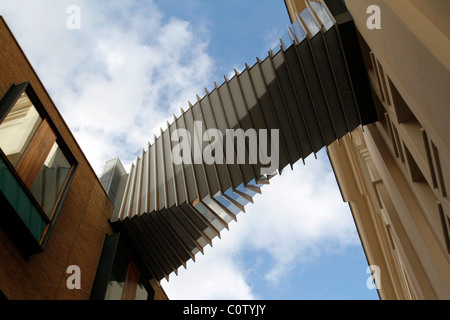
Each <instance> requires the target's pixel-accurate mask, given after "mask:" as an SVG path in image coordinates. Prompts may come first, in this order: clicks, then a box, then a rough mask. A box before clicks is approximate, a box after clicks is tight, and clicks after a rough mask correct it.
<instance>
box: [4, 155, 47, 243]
mask: <svg viewBox="0 0 450 320" xmlns="http://www.w3.org/2000/svg"><path fill="white" fill-rule="evenodd" d="M0 192H1V193H2V194H3V195H4V196H5V197H6V199H7V200H8V202H9V203H10V205H11V207H12V208H13V209H14V210H15V211H16V213H17V214H18V215H19V217H20V218H21V219H22V221H23V222H24V224H25V225H26V226H27V227H28V229H29V230H30V232H31V233H32V234H33V236H34V238H35V239H36V241H37V242H39V241H40V240H41V238H42V235H43V234H44V231H45V228H46V226H47V223H46V222H45V221H44V219H43V217H42V216H41V214H40V213H39V211H38V209H37V208H36V207H35V206H34V204H33V202H32V201H31V199H30V198H29V197H28V195H27V194H26V192H25V191H24V189H23V188H22V186H21V185H20V184H19V182H18V181H17V179H16V177H15V176H14V175H13V174H12V173H11V171H10V170H9V169H8V167H7V166H6V164H5V162H4V161H3V159H2V158H0Z"/></svg>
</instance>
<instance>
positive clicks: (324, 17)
mask: <svg viewBox="0 0 450 320" xmlns="http://www.w3.org/2000/svg"><path fill="white" fill-rule="evenodd" d="M309 4H310V5H311V8H312V9H313V10H314V12H315V13H316V15H317V17H318V18H319V20H320V21H321V22H322V23H323V26H324V27H325V30H329V29H331V27H333V25H334V22H333V20H331V18H330V16H329V15H328V12H327V11H326V10H325V8H324V7H323V5H322V4H321V3H319V2H314V1H311V2H310V3H309Z"/></svg>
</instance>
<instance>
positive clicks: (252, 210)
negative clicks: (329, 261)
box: [163, 151, 359, 299]
mask: <svg viewBox="0 0 450 320" xmlns="http://www.w3.org/2000/svg"><path fill="white" fill-rule="evenodd" d="M306 162H307V164H306V166H304V165H303V164H302V163H301V161H300V162H298V163H297V164H295V166H294V171H292V172H289V171H290V169H286V170H285V172H284V173H283V174H282V175H281V176H276V177H274V178H273V179H272V180H271V183H270V185H267V186H264V187H263V188H262V195H256V196H255V197H254V204H248V205H247V206H246V213H240V214H239V215H238V221H237V223H235V222H232V223H231V224H230V230H229V231H223V232H222V239H220V240H218V239H216V240H215V242H214V243H213V244H214V247H213V248H209V247H208V248H207V249H208V250H209V252H205V257H203V256H201V254H198V255H200V256H199V257H198V261H197V262H196V263H195V265H194V264H191V265H188V267H187V268H188V270H191V268H192V270H191V271H193V272H192V273H191V272H190V271H189V273H188V272H184V271H185V270H182V272H180V274H179V276H178V277H172V278H171V279H170V281H169V282H168V283H166V282H165V281H163V287H164V288H165V290H166V292H167V293H168V295H169V296H173V297H176V298H180V299H189V298H191V297H192V296H194V297H195V296H197V295H201V296H202V297H216V296H217V295H219V296H220V297H223V296H224V295H225V296H226V298H227V299H240V298H241V296H242V293H245V294H246V293H247V292H250V293H251V294H250V295H248V299H252V298H255V299H257V298H258V296H257V295H256V294H255V293H254V292H252V291H248V290H251V283H252V277H254V276H255V274H254V273H253V270H251V269H252V268H249V267H248V264H250V265H253V266H254V268H255V270H256V272H261V270H262V272H263V273H264V274H262V275H261V274H258V275H257V276H258V279H259V281H265V282H266V285H267V286H269V287H270V286H272V287H276V286H278V285H281V284H282V283H283V281H286V280H287V279H289V278H290V277H293V276H294V275H292V273H290V271H292V269H293V268H294V267H298V266H299V265H301V264H302V263H308V262H311V261H314V260H315V259H316V258H318V257H320V256H324V255H328V254H333V253H337V252H340V251H342V250H344V249H345V248H346V247H347V246H354V245H358V244H359V239H358V235H357V232H356V229H355V227H354V223H353V220H352V217H351V213H350V212H349V209H348V205H347V204H345V203H344V202H343V201H342V198H341V196H340V193H339V190H338V187H337V184H336V180H335V177H334V175H333V173H332V172H331V168H330V165H329V163H328V159H327V158H326V153H325V152H324V151H322V152H319V154H318V159H317V160H316V159H314V158H313V157H310V158H308V159H307V161H306ZM248 252H253V253H254V255H252V258H253V259H257V257H258V255H261V259H265V260H264V261H262V263H265V264H266V265H267V266H266V267H261V266H260V265H258V263H259V261H251V262H248V261H246V260H248V258H247V257H246V256H245V254H246V253H248ZM267 255H268V256H269V257H270V261H267V258H265V256H267ZM255 256H256V258H254V257H255ZM263 256H264V257H263ZM244 261H246V262H247V264H246V265H245V266H244ZM186 271H187V270H186ZM220 272H222V273H224V274H228V276H227V279H228V281H224V278H223V277H219V276H218V274H219V273H220ZM210 275H211V277H210ZM243 281H244V283H246V285H245V286H243V287H241V286H240V285H241V284H242V283H243ZM211 282H212V283H211ZM234 283H238V284H240V285H239V286H237V287H235V289H234V290H233V289H231V290H229V288H230V287H231V288H232V287H233V286H234ZM193 288H196V289H195V290H193ZM197 288H201V290H200V289H199V290H197ZM197 291H198V292H197ZM245 296H247V295H245Z"/></svg>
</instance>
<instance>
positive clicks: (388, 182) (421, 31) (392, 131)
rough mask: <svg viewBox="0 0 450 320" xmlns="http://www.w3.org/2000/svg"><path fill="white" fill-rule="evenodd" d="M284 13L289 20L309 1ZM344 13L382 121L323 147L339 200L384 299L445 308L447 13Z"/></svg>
mask: <svg viewBox="0 0 450 320" xmlns="http://www.w3.org/2000/svg"><path fill="white" fill-rule="evenodd" d="M326 2H327V3H330V2H331V1H326ZM336 2H338V1H336ZM285 3H286V7H287V9H288V12H289V14H290V16H291V19H294V18H295V14H296V13H298V12H299V11H301V10H303V8H304V7H305V3H306V1H303V0H301V1H300V0H299V1H295V0H294V1H289V0H286V1H285ZM345 5H346V6H347V8H348V10H349V11H350V13H351V15H352V17H353V19H354V21H355V25H356V28H357V30H358V37H359V39H360V46H361V50H362V54H363V57H364V61H365V68H366V70H367V73H368V75H369V79H370V84H371V91H372V95H373V100H374V103H375V106H376V110H377V114H378V119H379V121H377V122H376V123H374V124H370V125H367V126H364V127H359V128H357V129H356V130H355V131H353V132H352V138H350V136H346V137H344V138H343V139H340V141H339V143H338V142H335V143H333V144H332V145H331V146H329V147H328V154H329V158H330V161H331V163H332V166H333V168H334V171H335V174H336V177H337V181H338V183H339V186H340V189H341V192H342V195H343V198H344V200H345V201H346V202H348V203H349V205H350V208H351V210H352V212H353V216H354V220H355V223H356V226H357V229H358V232H359V235H360V238H361V241H362V244H363V246H364V249H365V252H366V256H367V258H368V261H369V264H370V265H371V266H372V271H373V272H374V273H375V274H374V276H375V278H376V279H378V282H379V283H378V284H377V288H378V292H379V295H380V297H381V298H382V299H449V298H450V263H449V262H450V246H449V230H450V229H449V227H450V224H449V221H450V220H449V219H450V218H449V217H450V203H449V199H448V194H447V192H448V191H447V190H449V183H450V182H449V179H448V177H449V176H450V153H449V151H450V149H449V138H450V134H449V126H448V121H449V116H450V91H449V90H448V88H450V72H449V71H450V56H449V54H448V53H449V52H450V37H449V35H450V24H449V22H448V21H449V19H448V18H449V13H450V3H449V2H448V1H445V0H443V1H440V0H432V1H420V0H399V1H389V0H377V1H372V0H371V1H368V0H367V1H366V0H345ZM373 5H375V6H376V7H373ZM371 6H372V7H371ZM330 7H331V4H330ZM336 19H337V20H338V19H339V17H336ZM371 19H379V21H378V23H379V25H378V27H377V28H375V27H371V25H372V23H373V22H374V21H373V20H371Z"/></svg>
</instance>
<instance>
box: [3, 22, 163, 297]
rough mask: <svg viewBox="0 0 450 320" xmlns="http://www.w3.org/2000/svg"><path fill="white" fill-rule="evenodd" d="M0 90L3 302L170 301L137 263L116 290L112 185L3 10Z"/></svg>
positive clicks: (117, 244) (116, 248) (117, 248)
mask: <svg viewBox="0 0 450 320" xmlns="http://www.w3.org/2000/svg"><path fill="white" fill-rule="evenodd" d="M0 97H1V98H0V99H1V100H0V212H1V215H2V219H1V221H0V299H1V298H3V299H10V300H60V299H61V300H88V299H90V298H91V299H105V298H106V299H107V298H110V299H117V298H123V299H129V300H135V299H167V296H166V295H165V293H164V292H163V290H162V289H161V288H160V287H158V286H157V285H156V284H154V283H152V284H148V282H146V285H147V286H146V287H144V285H143V284H142V283H138V282H137V280H135V278H136V274H137V275H138V273H136V272H133V271H135V269H133V268H132V264H131V262H130V261H128V264H126V265H124V267H125V269H124V272H125V273H124V275H123V277H122V278H120V279H119V280H120V282H117V283H118V285H119V287H121V288H122V290H123V288H125V290H126V292H127V293H126V294H125V295H123V296H121V295H120V296H118V297H117V296H114V295H111V294H110V293H109V292H110V291H111V290H109V287H112V284H110V283H111V282H112V281H111V277H112V276H111V274H115V273H114V272H111V270H109V269H105V268H104V266H105V261H107V260H108V258H111V257H112V259H114V257H115V253H116V252H122V251H121V250H122V247H123V245H122V244H121V242H120V241H116V242H114V241H110V239H111V237H113V239H115V240H118V239H119V237H118V234H114V230H113V229H112V228H111V225H110V219H111V217H112V215H113V213H114V194H112V193H111V192H110V190H111V189H114V187H115V185H113V186H112V187H111V185H108V186H107V188H104V187H103V186H102V183H101V181H100V180H99V179H98V177H97V175H96V174H95V172H94V170H93V169H92V167H91V166H90V164H89V162H88V161H87V159H86V157H85V156H84V154H83V152H82V150H81V149H80V147H79V145H78V144H77V142H76V140H75V139H74V137H73V135H72V133H71V132H70V129H69V128H68V127H67V125H66V123H65V122H64V120H63V118H62V116H61V114H60V113H59V112H58V109H57V107H56V106H55V104H54V103H53V101H52V99H51V97H50V96H49V94H48V92H47V91H46V89H45V87H44V85H43V84H42V82H41V81H40V79H39V77H38V75H37V74H36V72H35V71H34V70H33V67H32V66H31V64H30V63H29V61H28V60H27V58H26V56H25V54H24V52H23V51H22V50H21V48H20V46H19V44H18V43H17V41H16V40H15V38H14V36H13V34H12V32H11V30H10V29H9V27H8V26H7V24H6V22H5V21H4V19H3V18H2V17H1V16H0ZM120 173H121V172H120V168H119V169H118V170H117V172H116V174H115V176H117V175H119V176H120ZM115 181H116V180H114V182H115ZM102 182H104V181H102ZM111 243H112V244H113V245H114V246H113V247H112V250H109V249H110V248H111ZM108 250H109V251H108ZM108 254H109V255H108ZM127 255H128V252H127V251H125V252H123V253H122V254H121V257H123V259H125V260H126V257H127ZM129 265H131V267H129ZM152 285H154V286H155V289H153V287H152ZM107 291H108V295H106V294H105V293H106V292H107ZM99 292H100V293H102V292H103V296H101V295H99ZM116 292H117V290H116Z"/></svg>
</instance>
